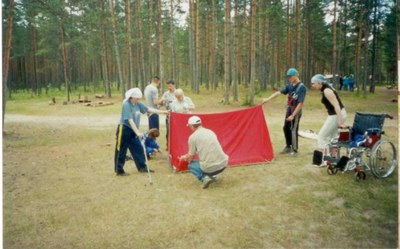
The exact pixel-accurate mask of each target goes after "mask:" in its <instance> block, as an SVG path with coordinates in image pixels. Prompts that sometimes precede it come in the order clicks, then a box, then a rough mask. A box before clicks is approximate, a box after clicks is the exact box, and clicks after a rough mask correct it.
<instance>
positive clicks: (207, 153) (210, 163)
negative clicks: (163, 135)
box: [180, 116, 229, 188]
mask: <svg viewBox="0 0 400 249" xmlns="http://www.w3.org/2000/svg"><path fill="white" fill-rule="evenodd" d="M187 125H188V126H189V127H190V129H191V130H192V132H193V133H192V135H190V137H189V152H188V153H187V154H185V155H183V156H181V157H180V160H183V161H187V162H189V171H190V172H191V173H192V174H193V175H195V176H196V177H197V179H198V180H199V181H201V182H202V183H203V188H207V187H208V185H209V184H210V183H212V182H214V181H215V180H216V175H218V174H220V173H222V171H224V169H225V168H226V165H227V164H228V158H229V157H228V156H227V155H226V154H225V152H224V151H223V150H222V148H221V145H220V144H219V142H218V138H217V135H215V133H214V132H213V131H212V130H210V129H207V128H204V127H203V126H202V124H201V119H200V118H199V117H197V116H192V117H190V118H189V120H188V124H187ZM196 154H198V155H199V158H200V160H193V159H194V156H195V155H196Z"/></svg>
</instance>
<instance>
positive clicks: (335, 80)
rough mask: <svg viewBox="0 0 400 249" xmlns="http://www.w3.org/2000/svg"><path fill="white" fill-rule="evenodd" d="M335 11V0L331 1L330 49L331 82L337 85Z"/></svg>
mask: <svg viewBox="0 0 400 249" xmlns="http://www.w3.org/2000/svg"><path fill="white" fill-rule="evenodd" d="M336 12H337V0H334V1H333V21H332V32H333V37H332V44H333V49H332V53H333V54H332V77H333V78H332V79H333V84H334V86H335V87H337V85H338V81H337V80H338V78H337V77H336V74H337V67H336V65H337V46H336V41H337V39H336V26H337V25H336Z"/></svg>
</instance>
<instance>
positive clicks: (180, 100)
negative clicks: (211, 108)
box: [171, 88, 195, 113]
mask: <svg viewBox="0 0 400 249" xmlns="http://www.w3.org/2000/svg"><path fill="white" fill-rule="evenodd" d="M175 97H176V99H175V100H174V101H173V102H172V103H171V111H172V112H178V113H192V110H194V108H195V106H194V104H193V101H192V99H191V98H189V97H186V96H185V95H184V93H183V90H182V89H180V88H179V89H176V91H175Z"/></svg>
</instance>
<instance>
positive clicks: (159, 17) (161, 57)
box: [157, 0, 164, 92]
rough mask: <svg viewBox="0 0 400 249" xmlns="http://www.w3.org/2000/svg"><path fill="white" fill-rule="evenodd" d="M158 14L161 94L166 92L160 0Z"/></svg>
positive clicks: (159, 0) (159, 1)
mask: <svg viewBox="0 0 400 249" xmlns="http://www.w3.org/2000/svg"><path fill="white" fill-rule="evenodd" d="M157 14H158V20H157V21H158V53H159V57H158V58H159V65H158V67H159V69H160V74H159V76H160V88H161V92H164V34H163V28H162V19H161V16H162V13H161V0H158V4H157Z"/></svg>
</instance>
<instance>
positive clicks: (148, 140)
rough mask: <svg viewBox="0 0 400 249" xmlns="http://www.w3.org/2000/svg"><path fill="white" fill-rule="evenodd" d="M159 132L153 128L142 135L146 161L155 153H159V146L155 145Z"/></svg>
mask: <svg viewBox="0 0 400 249" xmlns="http://www.w3.org/2000/svg"><path fill="white" fill-rule="evenodd" d="M159 136H160V132H159V131H158V130H157V129H155V128H153V129H150V130H148V131H146V132H145V133H144V145H145V147H146V154H147V157H148V159H150V158H151V157H152V156H153V155H155V154H157V153H161V149H160V145H158V143H157V138H158V137H159Z"/></svg>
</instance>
